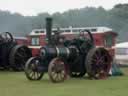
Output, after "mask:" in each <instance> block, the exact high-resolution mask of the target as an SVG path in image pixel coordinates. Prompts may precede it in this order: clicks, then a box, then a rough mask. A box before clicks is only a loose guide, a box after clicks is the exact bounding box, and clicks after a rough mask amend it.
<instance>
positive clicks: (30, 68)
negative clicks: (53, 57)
mask: <svg viewBox="0 0 128 96" xmlns="http://www.w3.org/2000/svg"><path fill="white" fill-rule="evenodd" d="M41 69H42V66H41V64H40V59H39V58H37V57H31V58H30V59H29V60H28V61H27V62H26V64H25V74H26V77H27V78H28V79H29V80H40V79H41V78H42V76H43V74H44V72H43V71H42V70H41Z"/></svg>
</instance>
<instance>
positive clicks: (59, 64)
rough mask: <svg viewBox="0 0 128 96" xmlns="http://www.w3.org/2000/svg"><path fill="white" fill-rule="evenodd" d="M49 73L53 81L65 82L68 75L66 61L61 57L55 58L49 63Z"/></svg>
mask: <svg viewBox="0 0 128 96" xmlns="http://www.w3.org/2000/svg"><path fill="white" fill-rule="evenodd" d="M48 74H49V77H50V79H51V81H52V82H54V83H58V82H63V81H64V80H65V79H66V77H67V73H66V68H65V62H64V61H63V60H62V59H61V58H54V59H52V61H51V62H50V64H49V67H48Z"/></svg>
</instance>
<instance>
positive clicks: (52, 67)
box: [25, 18, 112, 82]
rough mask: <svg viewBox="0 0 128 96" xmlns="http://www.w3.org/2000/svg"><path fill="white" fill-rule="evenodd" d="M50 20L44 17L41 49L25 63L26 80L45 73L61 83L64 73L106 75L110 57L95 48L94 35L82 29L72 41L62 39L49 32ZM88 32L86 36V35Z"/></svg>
mask: <svg viewBox="0 0 128 96" xmlns="http://www.w3.org/2000/svg"><path fill="white" fill-rule="evenodd" d="M51 28H52V19H51V18H47V19H46V37H47V45H46V46H44V47H42V48H41V49H40V56H39V57H31V58H30V59H29V60H28V61H27V63H26V65H25V74H26V77H27V78H28V79H29V80H40V79H41V78H42V76H43V74H44V73H45V72H48V75H49V77H50V79H51V81H52V82H62V81H64V80H65V79H66V77H67V74H69V75H70V76H71V77H83V76H84V75H85V73H87V74H88V76H89V77H90V78H92V79H103V78H106V77H107V76H108V72H109V69H110V67H111V61H112V58H111V56H110V55H109V53H108V51H107V50H106V49H104V48H95V46H94V44H93V36H92V34H91V33H90V32H89V31H88V30H82V31H81V32H80V35H79V36H78V37H77V38H75V39H73V40H65V38H64V37H63V36H61V34H59V33H54V35H51V34H52V32H51ZM85 32H87V33H88V34H87V37H85V35H84V34H85Z"/></svg>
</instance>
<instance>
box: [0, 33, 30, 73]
mask: <svg viewBox="0 0 128 96" xmlns="http://www.w3.org/2000/svg"><path fill="white" fill-rule="evenodd" d="M31 55H32V54H31V51H30V49H29V48H28V47H27V46H25V45H18V44H17V43H16V42H15V41H14V39H13V36H12V35H11V33H9V32H2V33H0V68H1V69H10V68H11V69H13V70H15V71H20V70H23V68H24V65H25V62H26V61H27V60H28V58H30V57H31Z"/></svg>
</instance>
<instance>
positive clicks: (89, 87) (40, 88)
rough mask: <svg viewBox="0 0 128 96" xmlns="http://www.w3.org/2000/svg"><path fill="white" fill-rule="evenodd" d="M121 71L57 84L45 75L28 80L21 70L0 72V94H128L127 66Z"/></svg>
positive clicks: (26, 95) (73, 95)
mask: <svg viewBox="0 0 128 96" xmlns="http://www.w3.org/2000/svg"><path fill="white" fill-rule="evenodd" d="M123 71H124V72H125V75H124V76H118V77H110V78H108V79H107V80H88V79H86V78H82V79H72V78H70V79H68V80H66V81H65V82H64V83H58V84H53V83H51V82H50V81H49V79H48V76H47V75H45V76H44V78H43V79H42V80H40V81H29V80H27V79H26V77H25V75H24V73H23V72H0V96H128V68H125V69H123ZM126 73H127V74H126Z"/></svg>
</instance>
